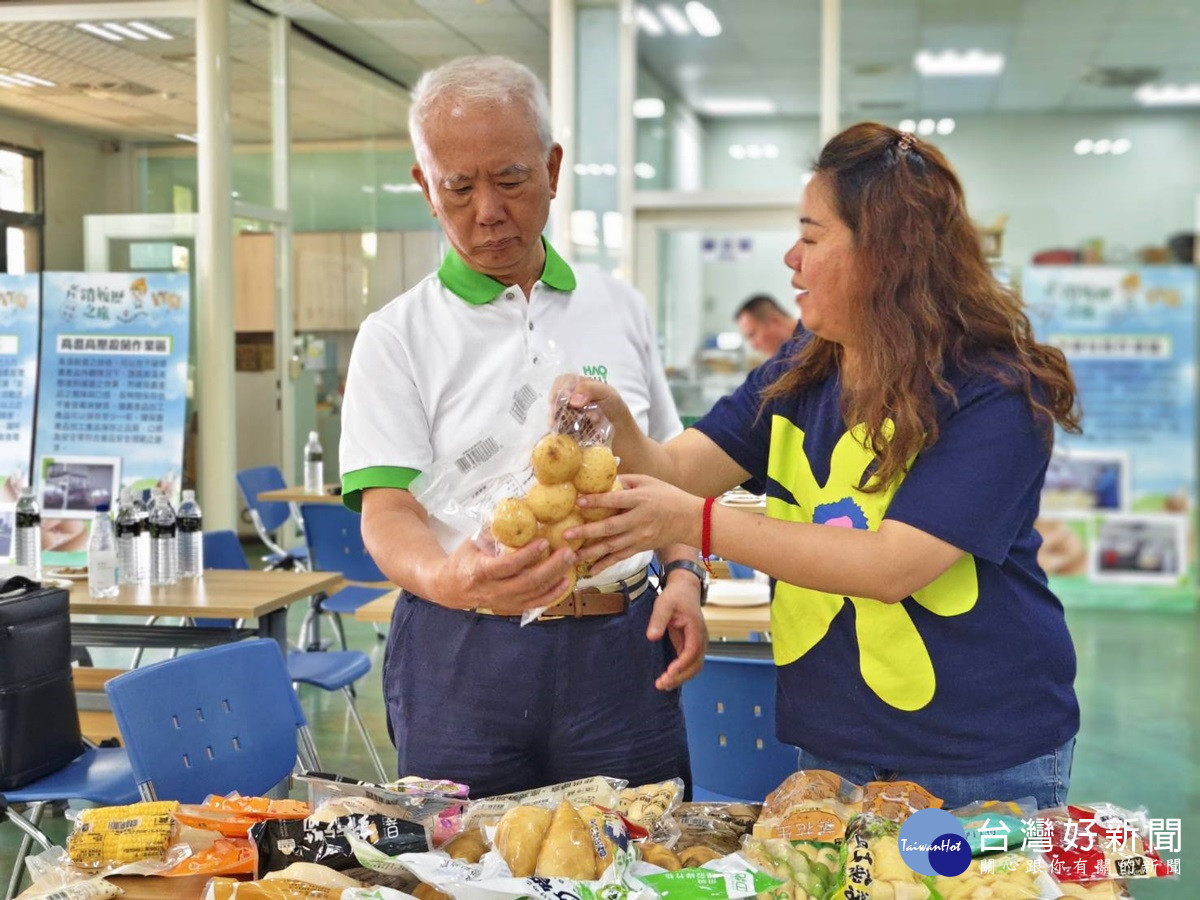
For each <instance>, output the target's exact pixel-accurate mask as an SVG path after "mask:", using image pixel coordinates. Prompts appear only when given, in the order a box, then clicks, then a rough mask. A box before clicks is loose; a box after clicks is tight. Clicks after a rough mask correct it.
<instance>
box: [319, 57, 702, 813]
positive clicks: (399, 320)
mask: <svg viewBox="0 0 1200 900" xmlns="http://www.w3.org/2000/svg"><path fill="white" fill-rule="evenodd" d="M548 119H549V116H548V107H547V103H546V97H545V92H544V90H543V89H542V87H541V85H540V84H539V82H538V81H537V79H536V78H535V77H534V76H533V74H532V73H531V72H530V71H529V70H528V69H526V68H525V67H524V66H522V65H520V64H518V63H515V62H513V61H511V60H508V59H504V58H501V57H474V58H467V59H460V60H456V61H453V62H450V63H447V64H446V65H444V66H442V67H440V68H438V69H435V70H433V71H431V72H428V73H426V74H425V75H424V76H423V77H422V78H421V80H420V81H419V83H418V84H417V87H416V89H415V90H414V91H413V103H412V109H411V111H410V114H409V131H410V133H411V135H412V139H413V145H414V147H415V148H416V154H417V164H416V165H415V166H414V167H413V177H414V178H415V179H416V181H417V183H418V184H419V185H420V186H421V190H422V191H423V192H424V194H425V199H426V200H427V201H428V203H429V208H430V210H431V211H432V213H433V215H434V216H435V217H436V218H437V219H438V221H439V222H440V223H441V226H442V229H443V231H444V232H445V235H446V239H447V241H448V242H449V244H450V248H451V249H450V250H449V252H448V253H447V254H446V257H445V260H444V261H443V262H442V265H441V268H439V269H438V270H437V272H436V273H433V274H431V275H429V276H428V277H427V278H425V280H424V281H422V282H421V283H420V284H419V285H417V286H416V287H415V288H413V289H412V290H410V291H408V292H407V293H405V294H404V295H402V296H400V297H398V298H397V299H395V300H393V301H392V302H391V303H390V304H388V305H387V306H385V307H384V308H383V309H381V310H380V311H379V312H377V313H375V314H374V315H372V316H370V317H369V318H368V319H367V321H366V322H364V323H363V325H362V328H361V329H360V331H359V334H358V339H357V341H356V343H355V346H354V351H353V354H352V355H351V357H350V371H349V376H348V379H347V382H346V396H345V404H344V406H343V410H342V440H341V463H342V486H343V496H344V498H345V502H346V503H347V505H348V506H350V507H351V508H352V509H361V512H362V530H363V537H364V540H365V542H366V545H367V548H368V549H369V550H370V552H371V555H372V556H373V557H374V559H375V561H376V562H377V563H378V564H379V566H380V568H381V569H382V570H383V571H384V572H385V573H386V574H387V575H388V577H389V578H390V579H391V580H392V581H394V582H395V583H396V584H398V585H399V586H400V587H402V588H403V589H404V590H403V594H402V597H401V599H400V601H399V602H398V603H397V605H396V610H395V613H394V615H393V618H392V627H391V630H390V632H389V634H388V645H387V651H386V656H385V660H384V672H383V679H384V696H385V698H386V701H387V706H388V724H389V728H390V731H391V735H392V739H393V742H394V743H395V745H396V751H397V759H398V766H399V772H400V774H401V775H406V774H417V775H423V776H427V777H439V778H451V779H454V780H456V781H460V782H465V783H466V784H468V785H470V787H471V794H472V795H473V796H476V797H480V796H488V795H492V794H497V793H505V792H510V791H516V790H522V789H526V788H531V787H536V786H540V785H545V784H551V783H555V782H560V781H567V780H571V779H575V778H579V777H584V776H589V775H612V776H617V777H620V778H624V779H628V780H629V781H630V782H632V783H646V782H651V781H659V780H663V779H666V778H671V777H674V776H681V777H683V778H684V779H685V781H686V782H688V783H689V787H690V765H689V761H688V752H687V741H686V736H685V733H684V727H683V715H682V710H681V708H680V702H679V691H678V688H679V685H680V684H681V683H682V682H683V681H685V680H686V679H688V678H690V677H691V676H692V675H694V674H695V673H696V672H697V671H698V670H699V668H700V665H701V664H702V662H703V656H704V650H705V646H706V644H707V633H706V631H705V628H704V620H703V617H702V616H701V612H700V597H701V589H702V586H703V575H704V573H703V570H702V569H700V567H699V566H698V565H697V563H696V562H695V560H696V551H695V550H694V549H692V548H689V547H684V546H676V547H668V548H663V549H662V550H661V551H660V552H659V559H660V561H661V562H662V563H663V565H664V568H665V578H664V579H663V581H662V585H663V586H662V589H661V592H659V591H658V590H657V589H656V588H655V587H654V586H653V585H652V584H651V583H650V581H649V580H648V577H647V565H648V563H650V562H651V559H650V554H646V555H645V557H644V558H641V559H637V560H634V561H632V564H631V565H622V566H619V567H613V568H612V569H611V570H608V571H605V572H604V573H603V575H601V576H598V577H597V578H593V579H581V580H580V581H579V584H578V586H577V589H576V591H575V592H574V593H572V594H570V595H568V596H567V599H566V600H564V601H562V602H561V603H559V604H558V605H557V606H554V607H552V608H551V609H550V610H549V612H548V613H547V614H546V615H544V616H543V617H542V618H541V619H539V620H538V621H536V622H534V623H532V624H530V625H528V626H526V627H523V628H522V627H521V626H520V624H519V619H518V617H519V615H520V613H521V612H522V611H524V610H527V609H531V608H535V607H542V606H546V605H547V604H549V603H552V602H553V601H554V599H555V598H557V597H559V596H561V595H562V594H563V593H564V591H565V590H566V588H567V586H568V581H567V575H568V571H569V570H570V569H571V568H572V567H573V566H574V564H575V561H576V560H575V555H574V554H573V553H572V552H571V551H570V549H569V548H562V549H559V550H557V551H556V552H554V553H552V554H549V555H546V558H543V556H544V555H545V554H546V550H547V549H548V544H547V542H546V541H545V540H544V539H538V540H535V541H533V542H532V543H530V544H528V545H527V546H525V547H523V548H522V549H520V550H517V551H516V552H514V553H511V554H508V555H504V556H491V555H489V554H487V553H485V552H483V551H481V550H480V549H479V548H478V547H477V546H476V545H475V544H474V543H472V542H471V541H470V540H464V539H463V537H462V535H459V534H455V533H454V532H453V531H451V529H449V528H448V527H447V526H446V525H445V524H443V523H441V522H438V521H437V520H436V519H435V518H433V517H432V516H431V515H430V513H429V511H427V510H425V509H424V508H423V507H422V506H421V504H420V503H418V502H417V501H416V499H415V498H414V497H413V495H412V494H411V493H410V492H409V490H408V488H409V485H410V484H411V482H412V480H413V479H414V478H415V477H416V475H417V474H418V473H419V472H421V471H422V470H427V469H429V468H430V467H431V466H432V465H434V464H436V463H437V462H438V461H439V460H443V459H446V458H447V457H448V456H450V455H451V454H454V453H456V452H459V451H461V449H462V447H463V446H464V445H465V444H467V443H469V442H470V441H471V440H473V437H474V436H475V435H477V434H478V433H479V432H480V431H481V430H482V429H483V428H484V427H485V426H486V424H487V422H488V420H489V419H490V417H491V416H492V415H493V414H494V412H495V411H496V410H498V409H500V408H502V407H504V406H507V405H508V403H509V402H510V400H511V398H510V396H509V395H508V390H509V387H508V385H509V382H510V380H511V377H512V373H513V372H515V371H516V370H517V369H519V368H520V367H521V366H522V365H523V364H524V363H525V362H526V361H527V360H528V359H529V358H530V357H531V356H533V355H535V354H536V353H537V352H538V351H537V349H536V348H537V347H539V346H545V344H544V342H545V341H547V340H552V341H553V342H554V344H555V345H556V347H557V348H558V352H560V353H561V354H562V356H563V358H564V360H565V361H566V363H565V366H566V367H569V368H570V369H571V370H573V371H575V372H582V371H583V367H584V366H588V367H589V370H590V371H593V372H594V371H597V370H601V371H604V372H606V375H605V378H606V380H607V381H608V382H609V383H611V384H614V385H616V386H617V387H618V389H619V390H620V391H621V394H622V396H624V397H626V398H628V399H629V400H630V405H631V406H632V407H633V408H634V411H635V413H636V415H637V417H638V419H639V421H640V424H641V426H642V428H643V429H644V430H645V431H646V432H647V433H648V434H649V435H650V436H651V437H654V438H657V439H663V438H667V437H670V436H671V435H673V434H676V433H677V432H678V431H679V430H680V424H679V419H678V416H677V414H676V410H675V406H674V404H673V402H672V400H671V395H670V392H669V391H668V389H667V384H666V380H665V376H664V373H663V370H662V365H661V363H660V361H659V358H658V353H657V350H656V345H655V340H654V336H653V333H652V329H651V325H650V319H649V315H648V312H647V309H646V306H645V303H644V301H643V300H642V298H641V297H640V296H639V295H638V294H637V293H636V292H635V291H633V290H632V289H631V288H630V287H628V286H627V285H625V284H623V283H621V282H619V281H617V280H615V279H614V278H611V277H609V276H608V275H606V274H604V273H603V272H601V271H599V270H597V269H594V268H593V269H585V268H582V267H580V268H579V269H573V268H572V267H571V266H569V265H568V264H567V263H566V262H564V261H563V259H562V257H560V256H559V255H558V253H556V252H555V250H554V248H553V247H552V246H551V245H550V244H549V242H547V241H546V240H545V239H544V238H543V237H542V229H543V228H544V227H545V225H546V219H547V217H548V215H549V210H550V200H551V199H552V198H553V197H554V195H555V190H556V187H557V184H558V177H559V166H560V164H561V162H562V148H561V147H560V146H559V145H558V144H555V143H553V141H552V140H551V136H550V128H549V121H548ZM588 587H591V588H595V589H597V590H598V592H599V593H598V594H597V593H596V591H595V590H593V591H592V592H590V593H583V592H582V591H581V589H582V588H588ZM585 601H586V602H585Z"/></svg>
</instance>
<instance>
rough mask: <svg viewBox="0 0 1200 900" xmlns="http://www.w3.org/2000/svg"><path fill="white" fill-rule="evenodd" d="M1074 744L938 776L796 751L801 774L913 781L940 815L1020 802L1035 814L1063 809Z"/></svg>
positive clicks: (856, 780)
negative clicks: (1033, 804) (938, 802)
mask: <svg viewBox="0 0 1200 900" xmlns="http://www.w3.org/2000/svg"><path fill="white" fill-rule="evenodd" d="M1074 754H1075V738H1071V739H1070V740H1069V741H1067V742H1066V743H1065V744H1063V745H1062V746H1061V747H1059V748H1058V749H1057V750H1054V751H1052V752H1050V753H1047V754H1046V755H1045V756H1039V757H1037V758H1036V759H1031V760H1029V761H1028V762H1023V763H1020V764H1018V765H1015V766H1013V767H1011V768H1008V769H1000V770H999V771H997V772H980V773H978V774H974V775H941V774H937V773H934V772H910V771H894V770H892V769H877V768H875V767H874V766H870V765H864V764H861V763H843V762H838V761H837V760H834V759H824V758H822V757H820V756H814V755H813V754H811V753H809V752H808V751H806V750H801V751H800V760H799V766H800V768H801V769H827V770H828V771H830V772H836V773H837V774H839V775H841V776H842V777H843V778H845V779H846V780H848V781H852V782H854V783H855V784H866V783H867V782H868V781H913V782H916V783H917V784H919V785H921V787H923V788H925V790H927V791H929V792H930V793H931V794H933V795H934V796H935V797H941V798H942V800H943V801H944V803H943V808H944V809H957V808H958V807H960V806H966V805H967V804H968V803H971V802H973V801H975V800H1020V799H1021V798H1022V797H1033V798H1034V799H1035V800H1037V806H1038V809H1048V808H1050V807H1052V806H1062V805H1063V804H1065V803H1066V802H1067V788H1068V787H1070V785H1071V760H1072V758H1073V756H1074Z"/></svg>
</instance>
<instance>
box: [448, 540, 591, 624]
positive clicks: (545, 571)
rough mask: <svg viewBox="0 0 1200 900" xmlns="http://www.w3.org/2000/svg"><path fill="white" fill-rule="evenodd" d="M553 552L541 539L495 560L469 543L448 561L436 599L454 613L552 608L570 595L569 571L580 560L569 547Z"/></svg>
mask: <svg viewBox="0 0 1200 900" xmlns="http://www.w3.org/2000/svg"><path fill="white" fill-rule="evenodd" d="M549 549H550V545H549V543H548V542H547V541H545V540H541V539H539V540H536V541H531V542H530V543H529V544H528V545H526V546H524V547H522V548H521V549H520V550H516V551H514V552H512V553H505V554H502V555H500V556H492V555H490V554H488V553H486V552H485V551H483V550H481V549H480V548H479V547H477V546H476V545H475V543H474V542H473V541H464V542H463V543H462V544H460V545H459V546H458V548H457V549H455V551H454V552H453V553H451V554H450V556H448V557H447V558H446V560H445V561H444V562H443V563H442V565H441V568H440V569H439V570H438V572H437V576H436V579H435V585H436V592H435V596H433V597H430V599H431V600H434V601H435V602H437V603H439V604H441V605H442V606H448V607H451V608H454V609H487V610H490V611H492V612H494V613H499V614H501V615H510V616H514V615H520V614H521V613H523V612H524V611H525V610H527V609H538V608H540V607H544V606H551V605H553V604H554V603H556V602H557V601H558V600H560V599H562V596H563V594H564V593H565V592H566V590H567V587H568V585H569V583H570V582H569V580H568V577H567V573H568V572H569V571H570V570H571V567H572V566H574V565H575V561H576V560H575V554H574V553H572V552H571V550H570V549H569V548H565V547H564V548H563V549H561V550H558V551H557V552H555V553H553V554H551V553H549Z"/></svg>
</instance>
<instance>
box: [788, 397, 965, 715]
mask: <svg viewBox="0 0 1200 900" xmlns="http://www.w3.org/2000/svg"><path fill="white" fill-rule="evenodd" d="M771 424H772V427H771V452H770V456H769V463H768V475H769V476H770V477H771V478H772V479H774V480H775V481H777V482H778V483H779V484H780V485H782V486H783V487H784V488H786V489H787V490H789V491H791V493H792V496H793V497H794V498H795V499H796V501H797V502H796V504H792V503H788V502H786V501H783V500H779V499H777V498H774V497H770V498H768V499H767V515H768V516H770V517H771V518H774V519H783V520H785V521H788V522H815V523H817V524H824V525H827V526H833V527H843V528H863V529H869V530H871V531H876V530H878V528H879V525H880V523H881V522H882V521H883V517H884V514H885V513H886V512H887V509H888V506H889V505H891V502H892V497H893V496H895V493H896V489H897V488H898V487H899V486H900V483H901V481H902V479H900V478H897V479H895V480H894V481H893V482H892V483H891V484H889V485H888V486H887V487H886V488H885V489H884V490H881V491H878V492H875V493H864V492H863V491H860V490H857V485H858V484H859V483H860V481H861V479H862V476H863V473H864V472H866V471H867V467H868V466H869V465H870V464H871V462H872V460H873V457H872V454H871V452H870V451H869V450H868V449H867V448H866V446H864V439H865V433H866V430H865V429H864V428H863V426H861V425H858V426H855V427H854V428H853V429H851V430H849V431H847V432H846V433H845V434H843V435H842V437H841V439H840V440H839V441H838V442H837V445H836V446H835V447H834V449H833V454H832V458H831V460H830V471H829V479H828V481H827V482H826V483H825V484H824V485H820V484H818V483H817V479H816V477H815V476H814V475H813V472H812V467H811V466H810V465H809V461H808V457H807V456H806V455H805V453H804V432H803V431H802V430H801V429H799V428H797V427H796V426H795V425H794V424H793V423H792V422H790V421H788V420H787V419H785V418H783V417H781V416H775V417H773V420H772V423H771ZM889 426H890V423H889ZM887 434H888V435H890V434H891V431H890V428H889V430H888V432H887ZM978 599H979V581H978V577H977V573H976V570H975V557H973V556H971V555H970V554H966V555H964V556H963V557H961V558H960V559H959V560H958V561H957V562H956V563H954V565H952V566H951V567H950V568H949V569H947V570H946V571H945V572H943V573H942V574H941V575H940V576H938V578H936V579H935V580H934V581H932V582H931V583H930V584H929V585H927V586H926V587H924V588H922V589H921V590H919V591H917V592H916V593H914V594H913V600H914V601H915V602H917V603H919V604H920V605H921V606H923V607H924V608H925V609H927V610H929V611H930V612H931V613H933V614H935V615H938V616H959V615H962V614H963V613H965V612H967V611H969V610H970V609H971V608H973V607H974V606H975V603H976V601H977V600H978ZM846 603H852V604H853V605H854V619H855V631H856V637H857V639H858V652H859V670H860V671H861V672H862V676H863V680H864V681H866V683H867V685H868V686H869V687H870V688H871V690H872V691H874V692H875V694H876V695H878V697H879V698H880V699H881V700H883V701H884V702H885V703H887V704H888V705H889V706H893V707H895V708H896V709H902V710H906V711H909V712H911V711H913V710H918V709H921V708H922V707H924V706H925V705H926V704H928V703H929V701H930V700H932V699H933V694H934V691H935V689H936V687H937V675H936V673H935V672H934V670H933V661H932V660H931V659H930V658H929V651H928V649H927V648H926V646H925V641H924V639H922V637H921V635H920V633H919V632H918V631H917V627H916V625H915V624H914V623H913V620H912V618H911V616H909V614H908V610H907V609H905V608H904V604H902V603H883V602H881V601H879V600H872V599H869V598H866V597H843V596H839V595H837V594H828V593H825V592H823V591H814V590H810V589H808V588H802V587H797V586H796V585H794V584H787V583H785V582H782V581H780V582H777V583H776V585H775V596H774V602H773V603H772V604H771V629H772V638H773V641H774V644H773V648H774V654H775V663H776V665H780V666H782V665H787V664H788V663H791V662H795V661H796V660H798V659H800V658H801V657H802V656H804V654H806V653H808V651H810V650H811V649H812V648H813V647H815V646H816V645H817V644H818V643H820V641H821V640H822V639H823V638H824V637H825V635H826V634H828V632H829V626H830V625H831V624H832V623H833V620H834V618H835V617H836V616H837V614H838V613H839V612H840V611H841V609H842V607H843V605H844V604H846Z"/></svg>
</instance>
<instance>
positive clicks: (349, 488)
mask: <svg viewBox="0 0 1200 900" xmlns="http://www.w3.org/2000/svg"><path fill="white" fill-rule="evenodd" d="M420 474H421V470H420V469H409V468H406V467H404V466H369V467H368V468H366V469H355V470H354V471H353V472H347V473H346V474H345V475H343V476H342V503H343V504H345V506H346V507H347V508H348V509H352V510H354V512H356V513H360V512H362V492H363V491H364V490H366V489H367V488H377V487H386V488H399V489H400V490H405V491H406V490H408V486H409V485H410V484H412V483H413V479H414V478H416V477H417V476H418V475H420Z"/></svg>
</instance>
